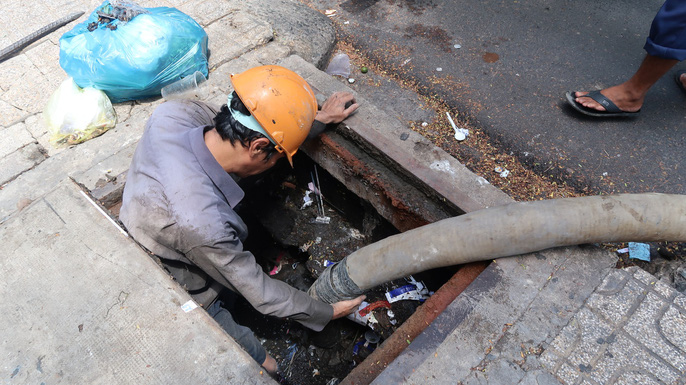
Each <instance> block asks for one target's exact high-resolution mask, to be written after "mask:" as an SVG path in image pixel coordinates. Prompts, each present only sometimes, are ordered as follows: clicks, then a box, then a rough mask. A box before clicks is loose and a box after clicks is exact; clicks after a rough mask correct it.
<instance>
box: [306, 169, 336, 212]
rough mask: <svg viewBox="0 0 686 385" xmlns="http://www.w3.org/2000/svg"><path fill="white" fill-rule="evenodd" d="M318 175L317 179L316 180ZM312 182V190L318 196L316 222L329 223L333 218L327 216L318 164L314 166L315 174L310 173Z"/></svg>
mask: <svg viewBox="0 0 686 385" xmlns="http://www.w3.org/2000/svg"><path fill="white" fill-rule="evenodd" d="M315 175H316V177H317V178H316V180H315ZM310 177H311V178H312V182H311V183H309V184H308V186H309V188H310V190H312V191H314V193H315V196H316V197H317V217H316V218H315V219H314V221H315V223H322V224H325V225H328V224H329V222H331V218H329V217H327V216H326V213H325V212H324V198H323V197H322V190H321V185H320V184H319V172H318V171H317V166H316V165H315V166H314V175H312V173H310Z"/></svg>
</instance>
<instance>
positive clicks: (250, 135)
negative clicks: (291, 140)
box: [214, 91, 277, 161]
mask: <svg viewBox="0 0 686 385" xmlns="http://www.w3.org/2000/svg"><path fill="white" fill-rule="evenodd" d="M231 108H232V109H233V110H234V111H238V112H240V113H242V114H244V115H248V116H249V115H250V111H248V109H247V108H246V107H245V105H244V104H243V102H241V100H240V99H239V98H238V95H236V92H235V91H234V92H233V99H232V100H231ZM214 127H215V128H216V129H217V132H218V133H219V136H221V138H222V139H223V140H229V141H231V144H235V143H236V141H238V142H239V143H240V144H241V145H242V146H243V147H246V148H247V147H248V146H250V143H252V142H253V141H254V140H256V139H259V138H266V136H264V135H262V134H261V133H259V132H257V131H253V130H251V129H249V128H247V127H245V126H244V125H242V124H240V123H239V122H238V121H237V120H236V119H234V118H233V116H232V115H231V111H229V107H228V106H227V105H226V104H224V105H223V106H222V108H221V109H220V111H219V113H218V114H217V116H215V117H214ZM267 139H269V138H267ZM263 151H264V153H265V158H264V160H265V161H267V160H269V158H271V157H272V155H274V154H275V153H276V152H277V150H276V148H275V147H274V143H272V142H271V140H270V141H269V144H268V145H267V146H266V147H265V148H264V150H263Z"/></svg>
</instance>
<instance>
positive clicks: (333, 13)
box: [324, 9, 338, 17]
mask: <svg viewBox="0 0 686 385" xmlns="http://www.w3.org/2000/svg"><path fill="white" fill-rule="evenodd" d="M324 14H325V15H326V16H328V17H334V16H336V15H338V11H336V10H335V9H327V10H326V11H324Z"/></svg>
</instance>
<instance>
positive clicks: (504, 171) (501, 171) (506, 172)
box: [494, 166, 510, 178]
mask: <svg viewBox="0 0 686 385" xmlns="http://www.w3.org/2000/svg"><path fill="white" fill-rule="evenodd" d="M494 171H495V172H497V173H498V174H499V175H500V177H501V178H507V176H508V175H510V170H508V169H506V168H505V167H500V166H495V169H494Z"/></svg>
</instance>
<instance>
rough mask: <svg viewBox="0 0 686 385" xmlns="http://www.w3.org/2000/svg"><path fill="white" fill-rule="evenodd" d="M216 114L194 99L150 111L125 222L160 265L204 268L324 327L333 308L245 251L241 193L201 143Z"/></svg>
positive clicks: (276, 310) (281, 313)
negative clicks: (281, 278) (169, 263)
mask: <svg viewBox="0 0 686 385" xmlns="http://www.w3.org/2000/svg"><path fill="white" fill-rule="evenodd" d="M215 115H216V111H215V110H213V109H212V108H210V107H209V106H207V105H206V104H204V103H201V102H195V101H172V102H167V103H164V104H162V105H160V106H159V107H158V108H157V109H156V110H155V111H154V112H153V114H152V116H151V117H150V120H149V121H148V123H147V125H146V128H145V132H144V133H143V136H142V137H141V140H140V142H139V143H138V147H137V148H136V152H135V154H134V157H133V161H132V163H131V168H130V169H129V172H128V175H127V179H126V187H125V189H124V196H123V203H122V208H121V212H120V219H121V221H122V222H123V223H124V225H125V226H126V228H127V230H128V231H129V232H130V234H131V235H132V236H133V237H134V238H135V239H136V240H137V241H138V242H140V243H141V244H142V245H143V246H145V247H146V248H148V249H149V250H150V251H151V252H153V253H155V254H156V255H158V256H159V257H160V258H162V259H163V260H165V259H166V260H173V261H179V262H182V263H184V264H187V265H190V267H193V266H197V267H199V268H200V269H201V270H202V271H204V273H206V274H207V275H209V276H210V277H211V278H212V279H214V280H215V281H216V282H218V283H220V284H221V285H223V286H225V287H228V288H230V289H232V290H234V291H237V292H238V293H240V294H241V295H242V296H243V297H245V298H246V299H247V300H248V302H250V303H251V304H252V306H254V307H255V309H257V310H258V311H260V312H261V313H263V314H270V315H274V316H278V317H288V318H290V319H293V320H296V321H298V322H300V323H302V324H303V325H305V326H307V327H309V328H311V329H314V330H317V331H318V330H321V329H322V328H323V327H324V326H325V325H326V324H327V323H328V322H329V321H330V320H331V317H332V316H333V308H332V307H331V305H328V304H325V303H323V302H320V301H317V300H314V299H312V298H311V297H310V296H308V295H307V293H304V292H302V291H300V290H297V289H295V288H293V287H291V286H289V285H288V284H286V283H284V282H281V281H278V280H275V279H272V278H270V277H269V276H268V275H266V274H265V273H264V272H263V271H262V269H261V268H260V266H259V265H258V264H257V263H256V262H255V258H254V256H253V255H252V254H251V253H250V252H248V251H244V250H243V244H242V242H243V241H244V240H245V238H246V236H247V227H246V225H245V223H244V222H243V221H242V220H241V218H240V217H239V216H238V215H237V214H236V212H235V211H234V210H233V207H235V206H236V205H237V204H238V203H239V202H240V201H241V199H242V198H243V196H244V193H243V190H242V189H241V188H240V187H239V186H238V185H237V184H236V182H234V180H233V179H232V178H231V176H230V175H229V174H228V173H226V172H225V171H224V169H222V167H221V166H220V165H219V163H218V162H217V161H216V160H215V158H214V157H213V156H212V154H211V153H210V151H209V149H208V148H207V146H206V144H205V141H204V131H205V129H206V128H207V127H211V126H213V125H214V121H213V118H214V116H215ZM186 272H187V275H190V276H191V277H190V278H200V279H202V277H198V274H194V273H193V271H192V269H191V270H190V271H188V269H186ZM191 280H192V279H191ZM206 305H209V303H206Z"/></svg>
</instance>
